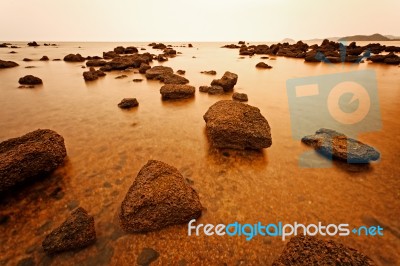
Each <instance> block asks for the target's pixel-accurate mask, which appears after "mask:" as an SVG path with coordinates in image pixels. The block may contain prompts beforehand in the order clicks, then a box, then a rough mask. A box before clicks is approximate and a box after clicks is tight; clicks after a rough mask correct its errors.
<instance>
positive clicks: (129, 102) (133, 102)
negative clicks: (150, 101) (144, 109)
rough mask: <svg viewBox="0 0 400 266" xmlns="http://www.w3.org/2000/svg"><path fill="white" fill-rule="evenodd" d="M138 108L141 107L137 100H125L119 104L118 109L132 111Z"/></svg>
mask: <svg viewBox="0 0 400 266" xmlns="http://www.w3.org/2000/svg"><path fill="white" fill-rule="evenodd" d="M137 106H139V102H138V100H137V99H136V98H124V99H122V101H121V102H120V103H119V104H118V107H119V108H121V109H130V108H133V107H137Z"/></svg>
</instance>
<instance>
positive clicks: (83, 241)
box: [42, 207, 96, 254]
mask: <svg viewBox="0 0 400 266" xmlns="http://www.w3.org/2000/svg"><path fill="white" fill-rule="evenodd" d="M94 242H96V231H95V228H94V218H93V217H92V216H89V214H88V213H87V211H86V210H85V209H83V208H81V207H79V208H78V209H76V210H75V211H73V212H72V213H71V216H69V217H68V218H67V220H66V221H65V222H64V223H63V224H62V225H60V226H59V227H57V228H56V229H54V230H53V231H52V232H51V233H50V234H49V235H47V236H46V238H45V240H44V241H43V243H42V246H43V249H44V251H45V252H46V253H47V254H53V253H58V252H62V251H69V250H76V249H82V248H84V247H87V246H89V245H91V244H93V243H94Z"/></svg>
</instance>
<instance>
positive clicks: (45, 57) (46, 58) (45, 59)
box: [40, 55, 50, 61]
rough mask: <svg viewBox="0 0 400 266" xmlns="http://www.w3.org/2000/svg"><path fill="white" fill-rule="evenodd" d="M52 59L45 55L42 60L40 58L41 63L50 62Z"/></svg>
mask: <svg viewBox="0 0 400 266" xmlns="http://www.w3.org/2000/svg"><path fill="white" fill-rule="evenodd" d="M49 60H50V59H49V58H48V57H47V56H46V55H44V56H42V58H40V61H49Z"/></svg>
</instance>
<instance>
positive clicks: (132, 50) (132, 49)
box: [125, 46, 139, 54]
mask: <svg viewBox="0 0 400 266" xmlns="http://www.w3.org/2000/svg"><path fill="white" fill-rule="evenodd" d="M138 52H139V50H138V49H137V48H136V47H134V46H128V47H126V48H125V54H135V53H138Z"/></svg>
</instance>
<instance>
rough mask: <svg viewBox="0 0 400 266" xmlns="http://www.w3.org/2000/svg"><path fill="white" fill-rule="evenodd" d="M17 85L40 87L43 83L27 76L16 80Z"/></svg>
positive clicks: (36, 78) (38, 79)
mask: <svg viewBox="0 0 400 266" xmlns="http://www.w3.org/2000/svg"><path fill="white" fill-rule="evenodd" d="M18 83H19V84H22V85H40V84H43V81H42V80H41V79H40V78H38V77H35V76H32V75H27V76H25V77H22V78H20V79H19V80H18Z"/></svg>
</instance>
